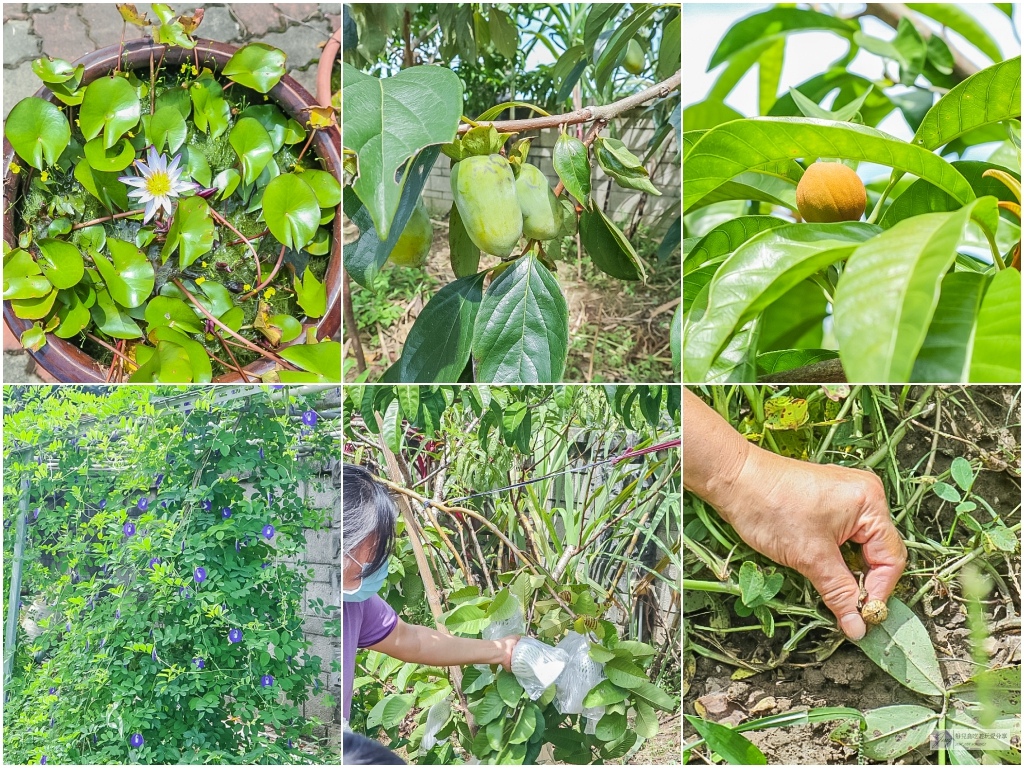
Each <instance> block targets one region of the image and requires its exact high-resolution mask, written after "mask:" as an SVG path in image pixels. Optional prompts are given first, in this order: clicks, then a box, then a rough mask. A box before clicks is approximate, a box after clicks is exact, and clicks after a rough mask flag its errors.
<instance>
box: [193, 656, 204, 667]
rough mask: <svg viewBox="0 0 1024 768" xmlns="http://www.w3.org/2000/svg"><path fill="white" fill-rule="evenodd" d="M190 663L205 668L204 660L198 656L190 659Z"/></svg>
mask: <svg viewBox="0 0 1024 768" xmlns="http://www.w3.org/2000/svg"><path fill="white" fill-rule="evenodd" d="M192 663H193V664H195V665H196V666H197V667H198V668H199V669H206V662H205V661H203V660H202V659H200V658H198V657H196V658H194V659H192Z"/></svg>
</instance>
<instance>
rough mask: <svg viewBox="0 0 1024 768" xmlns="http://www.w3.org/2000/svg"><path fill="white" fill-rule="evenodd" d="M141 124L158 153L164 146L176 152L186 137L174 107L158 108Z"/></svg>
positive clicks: (186, 127)
mask: <svg viewBox="0 0 1024 768" xmlns="http://www.w3.org/2000/svg"><path fill="white" fill-rule="evenodd" d="M142 122H143V124H144V125H145V128H146V138H147V139H149V143H150V144H152V145H153V146H154V147H156V149H157V151H158V152H159V151H160V150H161V149H162V148H163V146H164V145H165V144H166V145H167V151H168V152H171V153H172V154H173V153H174V152H177V151H178V148H179V147H180V146H181V145H182V144H184V143H185V137H186V136H188V126H186V125H185V117H184V116H183V115H182V114H181V112H180V111H179V109H178V107H176V106H172V105H168V106H164V107H160V109H158V110H157V111H156V112H155V113H153V115H152V116H146V117H144V118H142ZM197 154H198V153H197ZM90 162H91V161H90ZM94 165H95V164H94Z"/></svg>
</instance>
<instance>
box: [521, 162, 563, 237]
mask: <svg viewBox="0 0 1024 768" xmlns="http://www.w3.org/2000/svg"><path fill="white" fill-rule="evenodd" d="M516 195H517V196H518V198H519V208H520V210H522V212H523V234H524V235H525V236H526V237H528V238H529V239H531V240H553V239H554V238H555V237H557V236H558V231H559V230H560V229H561V228H562V204H561V203H559V202H558V198H557V197H555V193H554V192H552V191H551V187H550V186H549V185H548V179H547V177H546V176H545V175H544V174H543V173H541V172H540V168H538V167H537V166H535V165H530V164H529V163H523V167H522V168H521V169H520V170H519V178H518V179H516Z"/></svg>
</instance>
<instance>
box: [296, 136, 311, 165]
mask: <svg viewBox="0 0 1024 768" xmlns="http://www.w3.org/2000/svg"><path fill="white" fill-rule="evenodd" d="M315 135H316V131H315V130H310V132H309V138H308V139H306V143H305V145H303V147H302V151H301V152H299V156H298V157H297V158H295V162H296V163H298V162H299V161H301V160H302V156H303V155H304V154H306V150H307V149H309V145H310V144H311V143H312V142H313V136H315Z"/></svg>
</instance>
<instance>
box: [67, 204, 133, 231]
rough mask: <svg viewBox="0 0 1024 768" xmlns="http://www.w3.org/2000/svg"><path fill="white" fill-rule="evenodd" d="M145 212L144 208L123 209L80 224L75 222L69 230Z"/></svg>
mask: <svg viewBox="0 0 1024 768" xmlns="http://www.w3.org/2000/svg"><path fill="white" fill-rule="evenodd" d="M145 212H146V209H145V208H138V209H136V210H134V211H125V212H123V213H112V214H111V215H109V216H100V218H98V219H92V220H91V221H83V222H82V223H81V224H75V226H73V227H72V228H71V231H72V232H74V231H75V230H76V229H85V228H86V227H91V226H93V225H94V224H103V223H104V222H107V221H113V220H114V219H124V218H127V217H128V216H135V215H136V214H139V213H145Z"/></svg>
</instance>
